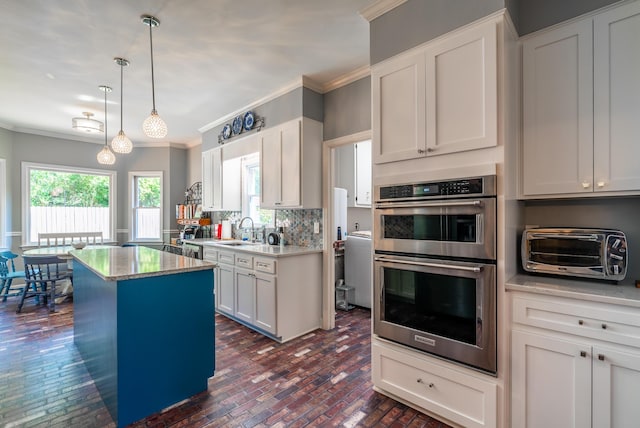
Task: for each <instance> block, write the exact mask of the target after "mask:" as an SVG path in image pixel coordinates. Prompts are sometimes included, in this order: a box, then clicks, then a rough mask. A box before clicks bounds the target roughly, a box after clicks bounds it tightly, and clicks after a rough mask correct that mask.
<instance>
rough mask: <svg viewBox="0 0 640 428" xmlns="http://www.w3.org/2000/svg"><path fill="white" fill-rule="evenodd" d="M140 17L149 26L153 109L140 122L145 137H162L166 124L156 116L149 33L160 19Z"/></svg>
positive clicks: (151, 39)
mask: <svg viewBox="0 0 640 428" xmlns="http://www.w3.org/2000/svg"><path fill="white" fill-rule="evenodd" d="M140 18H142V23H143V24H145V25H148V26H149V45H150V46H151V96H152V97H153V109H152V110H151V115H150V116H149V117H148V118H146V119H145V120H144V122H143V123H142V130H143V131H144V133H145V135H146V136H147V137H151V138H164V137H165V136H166V135H167V124H166V123H164V120H162V118H161V117H160V116H158V112H157V111H156V90H155V85H154V76H153V36H152V35H151V33H152V31H151V29H152V28H153V27H158V26H159V25H160V21H158V19H157V18H156V17H154V16H151V15H142V16H141V17H140Z"/></svg>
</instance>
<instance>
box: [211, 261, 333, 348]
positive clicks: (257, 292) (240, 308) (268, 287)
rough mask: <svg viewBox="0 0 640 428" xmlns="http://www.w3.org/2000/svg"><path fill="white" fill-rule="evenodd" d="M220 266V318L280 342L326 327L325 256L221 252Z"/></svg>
mask: <svg viewBox="0 0 640 428" xmlns="http://www.w3.org/2000/svg"><path fill="white" fill-rule="evenodd" d="M257 254H259V253H257ZM218 263H219V269H220V285H219V289H220V290H221V293H220V294H221V295H220V299H219V305H218V308H217V309H218V312H220V313H222V314H224V315H226V316H228V317H230V318H232V319H234V320H236V321H239V322H241V323H242V324H244V325H246V326H247V327H250V328H254V329H256V330H257V331H259V332H260V333H263V334H266V335H267V336H269V337H271V338H272V339H275V340H277V341H279V342H285V341H288V340H291V339H293V338H295V337H298V336H301V335H303V334H305V333H308V332H309V331H312V330H315V329H317V328H319V327H320V325H321V306H322V303H321V289H322V282H321V280H322V254H321V253H320V252H318V253H306V254H300V255H290V256H287V257H281V258H275V257H265V256H262V255H260V256H258V255H255V254H251V253H249V252H246V251H220V252H219V255H218Z"/></svg>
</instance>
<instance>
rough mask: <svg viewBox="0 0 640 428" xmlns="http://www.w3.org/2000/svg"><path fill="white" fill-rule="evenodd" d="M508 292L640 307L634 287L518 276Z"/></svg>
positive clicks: (512, 280)
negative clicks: (522, 292)
mask: <svg viewBox="0 0 640 428" xmlns="http://www.w3.org/2000/svg"><path fill="white" fill-rule="evenodd" d="M506 289H507V290H508V291H524V292H527V293H537V294H546V295H550V296H559V297H568V298H571V299H580V300H589V301H592V302H602V303H611V304H616V305H624V306H630V307H635V308H640V288H636V287H635V286H633V285H632V284H612V283H610V282H604V281H586V280H584V281H581V280H579V279H563V278H552V277H543V276H534V275H516V276H514V277H513V278H511V279H509V280H508V281H507V283H506Z"/></svg>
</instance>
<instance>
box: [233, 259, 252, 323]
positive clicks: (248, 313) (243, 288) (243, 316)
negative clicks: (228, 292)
mask: <svg viewBox="0 0 640 428" xmlns="http://www.w3.org/2000/svg"><path fill="white" fill-rule="evenodd" d="M235 280H236V283H235V286H236V311H235V316H236V317H237V318H238V319H240V320H242V321H245V322H247V323H249V324H253V322H254V314H255V292H256V278H255V275H254V274H253V272H251V271H250V270H246V269H237V268H236V269H235Z"/></svg>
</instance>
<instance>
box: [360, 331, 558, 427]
mask: <svg viewBox="0 0 640 428" xmlns="http://www.w3.org/2000/svg"><path fill="white" fill-rule="evenodd" d="M371 348H372V356H371V373H372V378H373V383H374V385H375V386H376V388H378V389H379V390H382V391H384V393H385V394H386V395H390V396H391V397H393V398H397V399H399V400H400V401H403V402H409V403H412V406H414V407H417V408H419V409H421V410H423V411H426V412H428V413H432V414H436V415H438V416H440V417H444V418H446V419H447V420H448V421H452V422H454V423H456V424H458V425H459V426H464V427H475V428H479V427H487V428H489V427H495V426H497V418H496V415H497V384H496V382H495V380H494V379H491V378H490V377H488V376H485V377H481V375H477V376H474V375H470V374H468V371H467V372H463V371H462V370H460V369H459V368H458V369H455V368H452V366H451V365H450V364H446V363H443V362H442V361H441V360H438V359H435V358H431V357H429V356H427V355H426V354H424V353H421V352H417V351H415V350H412V349H408V348H406V347H403V346H400V345H397V344H395V343H392V342H389V341H386V340H383V339H378V338H376V337H375V336H374V338H373V340H372V346H371ZM514 426H515V425H514ZM551 426H559V425H551Z"/></svg>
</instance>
